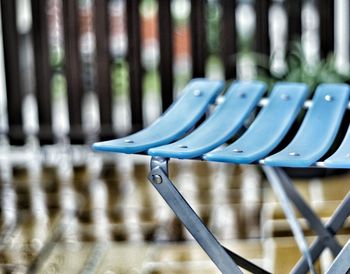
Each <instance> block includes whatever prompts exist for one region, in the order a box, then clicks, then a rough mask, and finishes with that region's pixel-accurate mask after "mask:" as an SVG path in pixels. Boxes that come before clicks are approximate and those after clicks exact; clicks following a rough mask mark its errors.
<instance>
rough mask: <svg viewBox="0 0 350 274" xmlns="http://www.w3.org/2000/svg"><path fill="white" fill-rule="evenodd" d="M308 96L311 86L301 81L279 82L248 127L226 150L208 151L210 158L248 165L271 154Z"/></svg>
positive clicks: (211, 159) (208, 157) (207, 155)
mask: <svg viewBox="0 0 350 274" xmlns="http://www.w3.org/2000/svg"><path fill="white" fill-rule="evenodd" d="M307 95H308V87H307V86H306V85H305V84H299V83H279V84H276V85H275V86H274V88H273V90H272V92H271V95H270V98H269V103H268V105H267V106H265V107H264V108H263V109H262V110H261V111H260V113H259V115H258V116H257V117H256V119H255V120H254V122H253V123H252V124H251V126H250V127H249V128H248V130H247V131H246V132H245V133H244V134H243V135H242V136H241V137H240V138H239V139H238V140H237V141H235V142H234V143H232V144H231V145H229V146H228V147H226V148H225V149H223V150H220V151H216V152H212V153H208V154H206V155H204V159H206V160H208V161H217V162H228V163H240V164H248V163H252V162H254V161H257V160H259V159H261V158H262V157H264V156H266V155H267V154H268V153H270V152H271V151H272V150H273V149H274V148H275V147H276V146H277V145H278V144H279V143H280V141H281V140H282V138H283V137H284V136H285V135H286V133H287V131H288V129H289V128H290V126H291V125H292V123H293V122H294V120H295V118H296V117H297V115H298V113H299V111H300V109H301V107H302V106H303V103H304V101H305V99H306V97H307Z"/></svg>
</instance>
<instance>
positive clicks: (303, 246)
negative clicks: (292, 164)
mask: <svg viewBox="0 0 350 274" xmlns="http://www.w3.org/2000/svg"><path fill="white" fill-rule="evenodd" d="M262 168H263V170H264V172H265V174H266V176H267V178H268V180H269V182H270V184H271V187H272V189H273V191H274V192H275V194H276V197H277V199H278V200H279V202H280V205H281V207H282V209H283V211H284V214H285V215H286V217H287V220H288V222H289V225H290V228H291V230H292V232H293V234H294V237H295V241H296V243H297V245H298V247H299V249H300V252H301V253H302V254H303V256H304V258H305V259H306V261H307V264H308V266H309V269H310V272H311V273H312V274H316V271H315V268H314V265H313V261H312V257H311V254H310V251H309V246H308V244H307V241H306V239H305V236H304V233H303V229H302V228H301V225H300V223H299V222H298V219H297V217H296V215H295V212H294V210H293V206H292V204H291V202H290V200H289V198H288V195H287V193H286V191H285V189H284V188H283V186H282V180H281V177H280V173H279V172H278V168H276V167H270V166H263V167H262Z"/></svg>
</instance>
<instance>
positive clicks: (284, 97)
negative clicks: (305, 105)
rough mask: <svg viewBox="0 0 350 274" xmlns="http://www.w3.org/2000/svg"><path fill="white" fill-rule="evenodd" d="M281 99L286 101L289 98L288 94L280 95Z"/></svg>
mask: <svg viewBox="0 0 350 274" xmlns="http://www.w3.org/2000/svg"><path fill="white" fill-rule="evenodd" d="M281 99H282V100H283V101H288V100H289V99H290V96H289V95H288V94H282V95H281Z"/></svg>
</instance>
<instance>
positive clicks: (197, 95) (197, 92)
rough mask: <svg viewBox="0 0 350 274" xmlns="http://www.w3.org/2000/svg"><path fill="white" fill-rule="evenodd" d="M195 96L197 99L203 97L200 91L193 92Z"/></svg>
mask: <svg viewBox="0 0 350 274" xmlns="http://www.w3.org/2000/svg"><path fill="white" fill-rule="evenodd" d="M193 95H194V96H196V97H199V96H201V95H202V91H201V90H200V89H195V90H194V91H193Z"/></svg>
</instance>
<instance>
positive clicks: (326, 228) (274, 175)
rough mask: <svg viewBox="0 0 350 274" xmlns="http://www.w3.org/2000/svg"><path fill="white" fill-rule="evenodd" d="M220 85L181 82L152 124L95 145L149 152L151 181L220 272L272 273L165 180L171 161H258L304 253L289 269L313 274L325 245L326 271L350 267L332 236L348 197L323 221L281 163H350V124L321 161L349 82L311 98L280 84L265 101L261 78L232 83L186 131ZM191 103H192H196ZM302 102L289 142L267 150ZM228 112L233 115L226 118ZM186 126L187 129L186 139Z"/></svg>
mask: <svg viewBox="0 0 350 274" xmlns="http://www.w3.org/2000/svg"><path fill="white" fill-rule="evenodd" d="M221 88H222V85H220V83H218V82H215V81H208V80H195V81H192V82H191V83H190V84H189V86H188V87H186V89H185V92H184V95H183V96H182V97H181V98H180V99H179V100H178V101H177V102H175V104H173V106H171V107H170V109H169V110H168V111H167V112H166V113H165V114H164V115H163V117H161V118H160V119H158V120H157V121H156V122H155V123H154V124H152V125H151V126H150V127H149V128H146V129H145V130H143V131H140V132H138V133H136V134H133V135H130V136H128V137H126V138H122V139H116V140H112V141H107V142H102V143H96V144H95V145H94V148H95V150H99V151H110V152H122V153H142V154H144V153H145V152H146V153H147V154H149V155H151V156H152V158H151V163H150V173H149V176H148V179H149V181H150V182H151V183H152V185H153V186H154V187H155V188H156V190H157V191H158V192H159V193H160V195H161V196H162V197H163V199H164V200H165V201H166V203H167V204H168V205H169V206H170V208H171V209H172V210H173V211H174V213H175V214H176V215H177V217H178V218H179V219H180V220H181V222H182V223H183V224H184V226H185V227H186V228H187V229H188V231H189V232H190V233H191V234H192V236H193V237H194V238H195V240H196V241H197V242H198V243H199V245H200V246H201V247H202V248H203V250H204V251H205V252H206V253H207V254H208V256H209V257H210V258H211V260H212V261H213V262H214V263H215V264H216V266H217V267H218V269H219V270H220V271H221V272H222V273H242V271H241V269H240V268H239V267H242V268H244V269H246V270H248V271H250V272H252V273H269V272H268V271H266V270H264V269H262V268H261V267H259V266H257V265H255V264H253V263H252V262H250V261H248V260H246V259H244V258H242V257H241V256H239V255H238V254H236V253H234V252H232V251H230V250H228V249H227V248H225V247H224V246H222V245H221V244H220V243H219V241H218V240H217V239H216V238H215V236H214V235H213V234H212V233H211V232H210V230H209V229H208V228H207V227H206V226H205V225H204V223H203V222H202V221H201V219H200V218H199V216H198V215H197V214H196V213H195V211H194V210H193V209H192V208H191V206H190V205H189V204H188V203H187V201H186V200H185V199H184V198H183V196H182V195H181V193H180V192H179V191H178V190H177V188H176V187H175V185H174V184H173V183H172V182H171V180H170V179H169V176H168V161H169V159H171V158H180V159H181V158H185V159H194V160H196V159H197V160H208V161H219V162H228V163H238V164H257V163H259V164H261V167H262V170H263V171H264V173H265V174H266V177H267V178H268V181H269V182H270V184H271V187H272V189H273V191H274V192H275V194H276V196H277V198H278V200H279V202H280V205H281V207H282V209H283V211H284V213H285V215H286V217H287V220H288V222H289V224H290V227H291V230H292V232H293V234H294V236H295V240H296V243H297V245H298V247H299V249H300V251H301V253H302V258H301V259H300V260H299V262H298V263H297V264H296V265H295V267H294V268H293V270H292V272H291V273H307V272H308V271H310V272H311V273H316V271H315V269H314V266H313V263H314V262H315V261H316V260H317V259H318V258H319V256H320V255H321V253H322V252H323V251H324V250H325V249H326V248H329V250H330V251H331V253H332V254H333V256H334V257H336V259H335V260H334V263H333V264H332V266H331V267H330V269H329V270H328V272H327V273H345V272H347V271H349V270H350V262H349V260H347V259H346V258H347V257H348V256H349V254H350V253H349V252H350V244H349V243H348V244H347V245H346V246H345V247H342V246H341V245H340V243H339V242H338V241H337V239H336V237H335V236H336V233H337V232H338V231H339V230H340V229H341V227H342V226H343V225H344V222H345V221H346V219H347V217H348V216H350V193H348V194H347V195H346V196H345V198H344V200H343V201H342V202H341V204H340V205H339V206H338V208H337V209H336V210H335V212H334V214H333V215H332V216H331V218H330V219H329V221H328V222H327V223H326V224H323V222H322V221H321V220H320V218H319V217H318V216H317V214H316V213H315V212H314V211H313V210H312V208H311V207H310V206H309V205H308V204H307V202H306V201H304V199H303V198H302V196H301V195H300V194H299V192H298V191H297V189H296V188H295V187H294V185H293V183H292V181H291V180H290V179H289V177H288V176H287V175H286V173H285V172H284V170H283V169H282V168H281V167H310V166H318V167H320V168H322V167H331V168H350V160H349V159H348V158H349V157H350V154H348V153H347V154H346V151H347V147H348V145H349V144H350V128H349V129H348V131H347V134H346V136H345V137H344V139H343V142H342V144H341V145H340V146H339V148H338V150H337V151H336V152H335V153H333V154H332V155H331V156H330V157H328V158H327V159H326V160H325V161H322V162H319V159H321V158H322V156H323V155H324V154H325V153H326V152H327V151H328V150H329V147H330V146H331V145H332V143H333V142H334V140H335V136H336V133H337V132H338V130H339V128H340V125H341V121H342V118H343V115H344V113H345V111H346V109H347V107H348V102H349V96H350V87H349V86H347V85H336V84H333V85H321V86H319V87H318V89H317V90H316V93H315V96H314V98H313V100H312V101H305V100H306V95H307V87H306V86H305V85H303V84H297V83H295V84H278V85H276V86H275V88H274V89H273V91H272V93H271V94H270V97H269V99H268V101H267V102H266V101H265V102H264V101H261V100H260V98H261V96H262V95H263V93H264V90H265V89H266V87H265V86H264V85H262V84H261V83H260V82H254V83H242V82H238V83H234V84H233V85H231V87H230V88H229V90H228V91H227V93H226V94H225V101H224V103H223V104H222V105H220V106H218V107H217V108H216V110H215V111H214V113H213V114H212V115H211V116H209V118H208V119H206V120H205V121H204V122H203V123H202V124H201V125H200V126H199V127H197V128H196V129H195V130H193V131H190V129H191V128H192V127H193V126H194V124H195V123H196V122H197V121H198V120H199V118H200V117H201V116H202V115H203V114H204V112H205V111H206V110H207V107H208V105H210V104H211V103H213V101H214V100H213V98H214V99H215V98H216V96H217V95H218V93H219V90H221ZM194 104H196V106H197V107H193V105H194ZM257 104H260V105H262V106H264V107H263V108H262V110H261V111H260V112H259V114H258V116H257V117H256V118H255V120H254V122H253V123H252V124H251V125H250V126H249V127H248V129H247V130H246V132H245V133H244V134H243V135H242V136H240V137H239V138H238V140H236V141H235V142H234V143H233V144H231V145H229V146H228V147H226V148H224V149H222V150H213V149H215V148H217V147H218V146H220V145H221V144H223V143H224V142H226V141H227V140H228V139H229V138H230V137H232V136H233V135H234V134H235V133H236V132H237V131H238V129H239V128H240V127H242V125H243V123H244V121H245V120H246V118H247V116H248V115H249V113H251V111H252V110H253V107H254V106H256V105H257ZM303 106H304V107H305V106H306V107H307V108H309V110H308V111H307V113H306V115H305V117H304V119H303V122H302V124H301V126H300V128H299V130H298V132H297V134H296V135H295V137H294V138H293V140H292V141H291V142H290V143H289V144H288V145H287V146H286V147H285V148H284V149H282V150H281V151H279V152H278V153H275V154H272V155H270V154H271V152H272V151H273V149H274V148H276V146H277V145H278V144H279V143H280V142H281V140H282V139H283V137H284V136H285V134H286V132H287V131H288V130H289V129H290V127H291V125H292V123H293V121H294V120H295V119H296V117H297V115H298V113H299V111H300V109H301V108H302V107H303ZM227 115H230V116H231V117H230V118H227V119H226V118H225V117H227ZM276 116H278V117H276ZM270 119H274V120H273V121H274V122H275V123H274V124H273V125H272V126H273V130H271V129H270V128H269V126H271V125H270V124H269V122H270ZM177 120H179V121H180V122H178V121H177ZM221 121H222V122H221ZM218 123H219V124H218ZM188 131H190V134H188V135H185V137H183V136H184V134H185V133H186V132H188ZM271 131H272V132H271ZM257 132H259V133H261V132H262V134H261V135H262V136H256V135H257ZM314 138H316V139H314ZM317 138H318V139H317ZM176 140H178V141H176ZM174 141H176V142H174ZM187 144H189V145H187ZM208 152H209V153H208ZM301 152H303V153H301ZM348 155H349V156H348ZM293 206H295V208H296V209H297V210H298V211H299V212H300V213H301V215H302V216H303V217H304V218H305V219H306V220H307V222H308V225H309V227H310V228H311V229H312V230H313V231H314V232H315V234H316V236H317V237H316V239H315V240H314V241H313V243H312V244H311V246H308V244H307V241H306V239H305V236H304V234H303V230H302V228H301V225H300V223H299V222H298V219H297V217H296V214H295V210H294V208H293ZM340 270H341V271H342V272H339V271H340Z"/></svg>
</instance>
